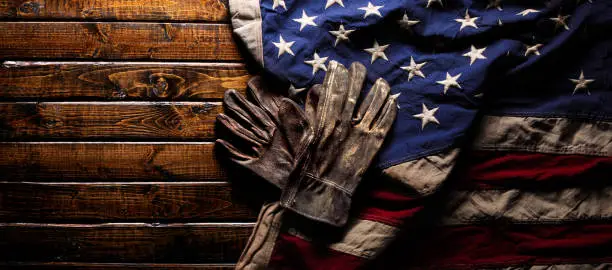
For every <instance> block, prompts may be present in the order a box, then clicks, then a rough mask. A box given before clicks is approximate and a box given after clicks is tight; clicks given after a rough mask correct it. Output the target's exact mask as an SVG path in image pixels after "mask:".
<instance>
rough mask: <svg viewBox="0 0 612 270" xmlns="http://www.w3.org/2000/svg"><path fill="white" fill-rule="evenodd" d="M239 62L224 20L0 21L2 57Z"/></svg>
mask: <svg viewBox="0 0 612 270" xmlns="http://www.w3.org/2000/svg"><path fill="white" fill-rule="evenodd" d="M10 58H19V59H43V58H44V59H49V58H70V59H124V60H128V59H166V60H172V59H182V60H199V61H206V60H211V61H219V60H240V59H241V58H240V55H239V53H238V50H237V48H236V45H235V43H234V42H233V40H232V35H231V27H230V26H229V25H227V24H204V23H189V24H185V23H134V22H129V23H128V22H97V23H95V22H88V23H83V22H0V60H2V59H5V60H6V59H10Z"/></svg>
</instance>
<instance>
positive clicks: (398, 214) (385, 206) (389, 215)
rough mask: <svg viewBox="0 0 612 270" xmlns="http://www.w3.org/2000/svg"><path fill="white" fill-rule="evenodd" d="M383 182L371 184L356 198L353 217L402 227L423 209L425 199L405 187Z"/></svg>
mask: <svg viewBox="0 0 612 270" xmlns="http://www.w3.org/2000/svg"><path fill="white" fill-rule="evenodd" d="M387 181H388V180H386V179H385V180H382V181H379V182H375V183H369V185H368V186H367V187H366V188H364V190H365V192H363V194H359V197H357V198H355V206H354V207H353V209H352V210H353V211H352V212H353V213H352V216H354V217H357V218H359V219H366V220H371V221H376V222H380V223H384V224H387V225H391V226H396V227H398V226H400V225H401V224H404V223H405V222H406V220H408V219H410V218H412V217H413V216H414V215H415V214H417V213H418V212H420V211H421V210H422V208H423V198H421V197H420V196H419V195H417V194H416V193H415V192H413V191H411V190H409V189H408V188H406V187H405V186H401V185H399V184H396V183H389V182H387Z"/></svg>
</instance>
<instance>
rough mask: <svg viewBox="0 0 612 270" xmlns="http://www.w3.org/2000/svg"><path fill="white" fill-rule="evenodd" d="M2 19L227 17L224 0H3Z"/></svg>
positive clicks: (180, 19)
mask: <svg viewBox="0 0 612 270" xmlns="http://www.w3.org/2000/svg"><path fill="white" fill-rule="evenodd" d="M0 3H1V4H0V18H3V19H28V20H32V19H48V20H54V19H60V20H66V19H72V20H130V21H143V20H144V21H150V20H163V21H214V22H226V21H228V19H229V18H228V8H227V6H228V5H227V0H224V1H220V0H180V1H176V0H78V1H76V0H4V1H2V2H0Z"/></svg>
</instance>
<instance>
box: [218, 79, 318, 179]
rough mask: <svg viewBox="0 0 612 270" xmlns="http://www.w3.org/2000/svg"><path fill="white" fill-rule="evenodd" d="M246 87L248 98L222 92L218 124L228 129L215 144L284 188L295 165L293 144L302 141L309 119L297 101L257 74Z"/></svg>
mask: <svg viewBox="0 0 612 270" xmlns="http://www.w3.org/2000/svg"><path fill="white" fill-rule="evenodd" d="M248 86H249V87H248V89H247V91H248V92H247V93H248V98H249V100H247V99H246V98H245V97H244V96H242V95H241V94H240V93H238V92H236V91H235V90H228V91H226V92H225V96H224V104H225V108H226V113H227V114H219V115H218V116H217V123H218V124H219V125H221V127H223V128H224V129H225V130H226V131H228V132H227V133H225V134H226V135H225V136H224V135H222V133H221V134H220V138H219V139H217V144H218V145H219V146H221V147H222V148H224V149H225V150H226V152H227V153H228V158H229V159H230V161H232V162H234V163H235V164H237V165H238V166H241V167H243V168H246V169H248V170H249V171H251V172H253V173H254V174H256V175H258V176H259V177H261V178H263V179H265V180H267V181H268V182H270V183H271V184H273V185H275V186H277V187H279V188H284V187H285V185H286V182H287V179H288V177H289V174H290V173H291V171H292V170H293V168H294V167H295V164H294V156H295V152H296V151H297V150H296V149H295V147H294V146H299V143H300V142H301V141H303V140H304V139H303V138H302V137H303V136H304V135H305V130H306V129H308V122H307V121H306V119H305V116H304V113H303V111H302V109H301V108H300V107H299V106H298V105H297V104H295V103H294V102H293V101H291V100H289V99H286V98H283V97H282V96H281V95H280V94H279V93H277V92H274V91H271V89H268V87H266V86H265V85H264V84H263V83H262V81H261V78H260V77H254V78H253V79H251V80H250V81H249V82H248Z"/></svg>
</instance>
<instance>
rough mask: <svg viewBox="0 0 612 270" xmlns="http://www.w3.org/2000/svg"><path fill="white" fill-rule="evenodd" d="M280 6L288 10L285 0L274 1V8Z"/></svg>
mask: <svg viewBox="0 0 612 270" xmlns="http://www.w3.org/2000/svg"><path fill="white" fill-rule="evenodd" d="M278 6H281V7H284V8H285V10H287V6H286V5H285V0H274V2H273V3H272V9H276V8H277V7H278Z"/></svg>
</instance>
